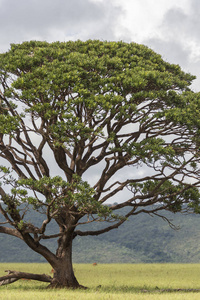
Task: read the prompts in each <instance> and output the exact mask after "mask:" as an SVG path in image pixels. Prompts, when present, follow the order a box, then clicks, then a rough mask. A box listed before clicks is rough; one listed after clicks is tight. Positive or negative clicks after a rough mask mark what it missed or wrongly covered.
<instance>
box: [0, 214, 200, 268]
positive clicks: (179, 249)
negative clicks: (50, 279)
mask: <svg viewBox="0 0 200 300" xmlns="http://www.w3.org/2000/svg"><path fill="white" fill-rule="evenodd" d="M165 216H167V217H168V218H170V220H173V223H174V224H175V225H176V226H180V229H179V230H173V229H171V228H170V227H169V225H168V223H167V222H165V221H164V220H163V219H161V218H158V217H151V216H149V215H144V214H141V215H138V216H135V217H132V218H130V220H128V221H127V222H125V223H124V224H123V225H122V226H121V227H119V228H118V229H116V230H113V231H111V232H108V233H106V234H104V235H101V236H98V237H77V238H75V240H74V248H73V261H74V262H76V263H93V262H97V263H140V262H144V263H151V262H180V263H181V262H182V263H186V262H192V263H198V262H200V216H199V215H193V214H191V215H182V214H176V215H174V214H171V213H166V212H165ZM29 217H30V219H34V220H36V218H38V215H37V216H36V215H35V214H32V215H30V216H29ZM40 218H41V220H40ZM36 221H38V222H41V221H42V216H41V215H39V219H38V220H36ZM90 226H95V227H96V226H98V224H93V225H90ZM53 227H54V226H53V225H52V226H51V227H50V228H49V230H50V231H52V232H53ZM46 243H47V244H48V245H49V246H50V247H51V249H54V247H55V246H56V240H48V241H46ZM54 245H55V246H54ZM0 254H1V255H0V262H42V261H44V260H42V259H41V258H40V256H39V255H37V254H36V253H34V252H33V251H31V250H30V249H29V248H28V247H27V246H26V245H25V244H24V243H23V242H22V241H20V240H19V239H17V238H14V237H11V236H8V235H5V234H1V235H0Z"/></svg>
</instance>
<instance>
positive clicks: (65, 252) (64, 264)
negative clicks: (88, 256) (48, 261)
mask: <svg viewBox="0 0 200 300" xmlns="http://www.w3.org/2000/svg"><path fill="white" fill-rule="evenodd" d="M57 257H58V259H57V261H56V262H55V264H54V265H53V269H54V277H53V280H52V281H51V283H50V285H49V286H48V287H49V288H73V289H76V288H84V287H83V286H81V285H80V284H79V283H78V281H77V279H76V277H75V275H74V270H73V265H72V240H68V241H67V245H66V241H65V237H62V238H61V239H60V242H59V247H58V250H57Z"/></svg>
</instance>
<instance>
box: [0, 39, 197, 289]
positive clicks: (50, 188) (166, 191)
mask: <svg viewBox="0 0 200 300" xmlns="http://www.w3.org/2000/svg"><path fill="white" fill-rule="evenodd" d="M193 79H194V77H193V76H191V75H190V74H186V73H184V72H183V71H182V70H181V69H180V67H179V66H177V65H172V64H169V63H167V62H165V61H163V60H162V58H161V56H160V55H158V54H156V53H155V52H153V51H152V50H150V49H148V48H147V47H145V46H143V45H138V44H135V43H130V44H128V43H123V42H100V41H91V40H90V41H86V42H81V41H76V42H66V43H59V42H56V43H47V42H36V41H31V42H24V43H22V44H18V45H14V44H13V45H11V49H10V50H9V51H8V52H7V53H4V54H1V55H0V113H1V115H0V158H1V172H2V176H1V186H0V197H1V198H0V199H1V203H0V212H1V214H2V215H3V217H4V221H5V222H3V223H1V226H0V233H4V234H9V235H12V236H15V237H17V238H19V239H21V240H23V241H24V242H25V243H26V244H27V245H28V246H29V247H30V248H31V249H32V250H33V251H36V252H37V253H39V254H40V255H42V256H43V257H44V258H45V259H46V260H47V261H48V262H49V264H50V265H51V266H52V268H53V269H54V277H53V278H51V277H49V276H46V275H36V274H27V273H20V272H14V271H10V272H9V274H8V275H6V276H4V277H2V278H0V281H1V284H6V283H10V282H13V281H15V280H18V279H19V278H22V277H23V278H32V279H36V280H42V281H46V282H50V286H52V287H60V286H66V287H79V286H80V285H79V283H78V282H77V280H76V278H75V276H74V272H73V267H72V241H73V239H74V238H75V237H76V236H88V235H99V234H102V233H105V232H107V231H109V230H112V229H114V228H117V227H119V226H120V225H121V224H123V223H124V222H125V221H126V220H127V219H128V218H129V217H130V216H133V215H136V214H139V213H142V212H143V213H152V214H155V215H160V211H161V210H171V211H173V212H177V211H181V210H182V209H183V208H184V209H185V208H186V207H189V206H191V205H193V206H195V207H198V201H199V192H198V188H199V169H198V162H199V156H198V149H199V141H198V128H199V120H200V118H199V99H200V95H199V94H198V93H194V92H193V91H191V90H190V88H189V87H190V85H191V82H192V80H193ZM116 199H117V203H116ZM108 203H109V204H110V205H107V204H108ZM112 203H113V204H112ZM124 207H127V208H128V209H126V210H122V211H126V215H124V216H122V215H121V210H120V209H121V208H124ZM30 209H33V210H35V211H36V212H38V213H42V214H43V216H44V221H43V223H42V224H35V223H34V222H33V223H31V222H30V220H29V219H28V218H26V214H27V212H28V211H29V210H30ZM52 221H54V222H55V232H54V233H53V234H51V235H48V233H47V231H46V229H47V228H48V224H49V223H50V222H52ZM91 222H103V226H102V227H101V228H99V229H98V230H92V229H90V230H88V229H87V227H84V226H82V227H81V224H85V223H91ZM77 226H79V227H78V228H77ZM45 239H55V240H56V239H57V243H58V245H57V251H56V253H52V252H51V251H50V250H49V249H48V248H47V247H46V246H44V245H43V244H42V241H43V240H45Z"/></svg>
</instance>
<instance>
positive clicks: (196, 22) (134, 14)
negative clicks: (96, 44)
mask: <svg viewBox="0 0 200 300" xmlns="http://www.w3.org/2000/svg"><path fill="white" fill-rule="evenodd" d="M199 16H200V1H199V0H123V1H122V0H56V1H55V0H0V52H4V51H6V50H7V49H9V45H10V43H19V42H23V41H27V40H46V41H49V42H51V41H57V40H59V41H67V40H77V39H81V40H86V39H100V40H115V41H117V40H123V41H126V42H131V41H133V42H137V43H141V44H145V45H147V46H149V47H151V48H152V49H153V50H155V51H156V52H158V53H160V54H161V55H162V56H163V58H164V59H165V60H167V61H169V62H172V63H177V64H179V65H180V66H181V67H182V68H183V69H184V70H185V71H187V72H190V73H192V74H193V75H196V76H197V80H196V81H195V82H194V85H193V87H194V89H195V90H196V91H200V74H199V70H200V34H199V32H200V17H199Z"/></svg>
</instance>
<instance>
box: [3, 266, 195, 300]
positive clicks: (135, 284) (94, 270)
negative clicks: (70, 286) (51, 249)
mask: <svg viewBox="0 0 200 300" xmlns="http://www.w3.org/2000/svg"><path fill="white" fill-rule="evenodd" d="M74 268H75V274H76V276H77V279H78V281H79V283H81V284H82V285H85V286H87V287H89V289H88V290H86V291H85V290H75V291H73V290H63V289H62V290H46V286H47V285H48V284H46V283H40V282H36V281H23V280H19V281H17V282H15V283H13V284H11V285H7V286H2V287H0V299H1V300H4V299H7V300H9V299H11V300H15V299H24V300H26V299H28V300H31V299H44V300H46V299H47V300H49V299H59V300H62V299H63V300H64V299H70V300H71V299H72V300H76V299H77V300H78V299H81V300H82V299H83V300H85V299H91V300H93V299H94V300H96V299H98V300H99V299H101V300H104V299H105V300H107V299H117V300H118V299H119V300H125V299H127V300H129V299H136V300H137V299H138V300H140V299H141V300H147V299H148V300H165V299H173V300H179V299H180V300H184V299H191V300H196V299H200V292H189V291H176V292H174V291H173V289H199V288H200V282H199V278H200V265H199V264H99V265H97V266H93V265H89V264H75V265H74ZM6 269H10V270H19V271H25V272H31V273H47V274H50V270H51V267H50V266H49V265H47V264H20V263H18V264H13V263H1V264H0V276H2V275H4V274H5V273H4V270H6ZM169 289H170V291H163V290H169Z"/></svg>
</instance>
